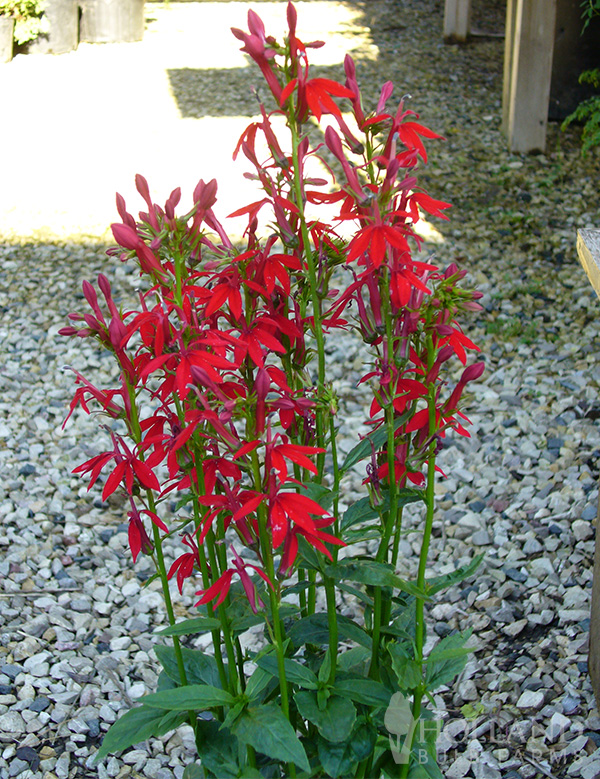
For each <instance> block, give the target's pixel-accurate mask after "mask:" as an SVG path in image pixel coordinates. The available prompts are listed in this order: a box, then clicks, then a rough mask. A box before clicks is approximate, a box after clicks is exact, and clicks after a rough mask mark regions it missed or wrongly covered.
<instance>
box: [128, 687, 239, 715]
mask: <svg viewBox="0 0 600 779" xmlns="http://www.w3.org/2000/svg"><path fill="white" fill-rule="evenodd" d="M141 702H142V703H143V704H144V706H152V708H156V709H168V710H169V711H203V710H204V709H210V708H212V707H213V706H232V705H233V704H234V703H235V698H234V697H233V695H231V693H228V692H227V690H222V689H221V688H220V687H212V686H211V685H209V684H188V685H186V686H185V687H177V688H176V689H174V690H164V691H163V692H155V693H152V694H151V695H145V696H144V697H143V698H142V699H141Z"/></svg>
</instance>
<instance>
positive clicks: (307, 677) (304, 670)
mask: <svg viewBox="0 0 600 779" xmlns="http://www.w3.org/2000/svg"><path fill="white" fill-rule="evenodd" d="M256 664H257V665H258V666H259V667H260V668H262V669H263V670H265V671H266V672H267V673H269V674H271V676H275V677H276V678H279V666H278V665H277V658H276V657H275V655H273V654H270V655H263V656H262V657H259V658H257V660H256ZM284 665H285V675H286V678H287V680H288V682H291V683H292V684H297V685H298V686H299V687H304V688H305V689H306V690H316V689H317V687H318V686H319V684H318V681H317V677H316V676H315V674H314V673H313V672H312V671H311V670H310V668H308V667H307V666H305V665H302V664H301V663H298V662H297V661H296V660H292V659H290V658H289V657H286V658H285V660H284Z"/></svg>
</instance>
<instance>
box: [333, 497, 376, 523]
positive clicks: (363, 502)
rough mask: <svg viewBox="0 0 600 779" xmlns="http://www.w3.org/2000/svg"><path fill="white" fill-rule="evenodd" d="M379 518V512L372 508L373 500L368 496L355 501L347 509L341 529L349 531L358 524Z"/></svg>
mask: <svg viewBox="0 0 600 779" xmlns="http://www.w3.org/2000/svg"><path fill="white" fill-rule="evenodd" d="M378 517H379V511H377V509H374V508H373V507H372V506H371V499H370V498H369V496H366V497H364V498H361V499H360V500H357V501H355V502H354V503H353V504H352V505H351V506H349V507H348V508H347V509H346V511H345V512H344V517H343V519H342V523H341V529H342V530H347V529H348V528H349V527H352V525H356V524H357V523H358V522H368V521H369V520H370V519H377V518H378Z"/></svg>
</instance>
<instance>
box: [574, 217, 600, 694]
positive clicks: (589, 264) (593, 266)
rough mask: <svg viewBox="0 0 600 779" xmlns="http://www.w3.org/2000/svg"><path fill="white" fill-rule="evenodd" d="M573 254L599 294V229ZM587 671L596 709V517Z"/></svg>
mask: <svg viewBox="0 0 600 779" xmlns="http://www.w3.org/2000/svg"><path fill="white" fill-rule="evenodd" d="M577 254H578V255H579V261H580V262H581V264H582V265H583V267H584V269H585V272H586V273H587V275H588V278H589V280H590V282H591V284H592V287H593V288H594V290H595V291H596V294H597V295H598V296H600V230H578V231H577ZM598 516H600V504H599V506H598ZM588 671H589V674H590V679H591V681H592V689H593V690H594V696H595V698H596V705H597V706H598V707H599V708H600V533H599V532H598V520H596V547H595V551H594V579H593V583H592V606H591V612H590V648H589V654H588Z"/></svg>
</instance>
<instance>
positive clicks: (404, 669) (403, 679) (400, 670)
mask: <svg viewBox="0 0 600 779" xmlns="http://www.w3.org/2000/svg"><path fill="white" fill-rule="evenodd" d="M387 650H388V652H389V654H390V657H391V658H392V668H393V669H394V673H395V674H396V679H397V681H398V687H399V688H400V689H401V690H403V691H404V692H408V691H410V690H414V689H415V688H416V687H418V686H419V684H420V683H421V679H422V674H421V669H420V667H419V664H418V663H417V662H416V661H415V659H414V657H413V655H412V648H409V647H408V646H407V645H402V644H397V643H393V644H392V643H390V644H388V647H387Z"/></svg>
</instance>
